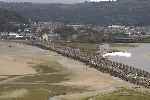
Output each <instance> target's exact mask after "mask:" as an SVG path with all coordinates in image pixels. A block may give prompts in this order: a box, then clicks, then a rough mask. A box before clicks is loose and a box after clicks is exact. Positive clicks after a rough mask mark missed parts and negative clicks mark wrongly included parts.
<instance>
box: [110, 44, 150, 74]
mask: <svg viewBox="0 0 150 100" xmlns="http://www.w3.org/2000/svg"><path fill="white" fill-rule="evenodd" d="M124 45H126V44H121V47H124ZM132 45H134V44H132ZM116 48H120V46H119V47H116ZM125 52H128V53H130V54H131V56H130V57H124V56H111V57H110V59H111V60H113V61H117V62H122V63H124V64H127V65H131V66H134V67H136V68H140V69H144V70H146V71H149V72H150V43H139V44H136V46H135V47H130V46H129V47H127V48H126V50H125Z"/></svg>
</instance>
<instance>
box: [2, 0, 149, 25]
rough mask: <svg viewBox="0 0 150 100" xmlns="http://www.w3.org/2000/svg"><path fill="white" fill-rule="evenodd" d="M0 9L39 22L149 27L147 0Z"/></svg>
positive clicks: (20, 5)
mask: <svg viewBox="0 0 150 100" xmlns="http://www.w3.org/2000/svg"><path fill="white" fill-rule="evenodd" d="M0 7H2V8H6V9H12V10H14V11H16V12H17V13H19V14H21V15H23V16H25V17H27V18H31V19H33V20H40V21H61V22H65V23H84V24H99V25H109V24H125V25H150V20H149V19H150V0H118V1H117V2H99V3H89V2H86V3H81V4H32V3H4V2H1V3H0Z"/></svg>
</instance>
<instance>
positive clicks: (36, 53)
mask: <svg viewBox="0 0 150 100" xmlns="http://www.w3.org/2000/svg"><path fill="white" fill-rule="evenodd" d="M46 53H47V51H45V50H42V49H39V48H36V47H31V46H27V45H23V44H18V43H17V44H16V43H10V42H0V75H24V74H34V73H36V71H35V70H34V69H33V68H32V67H31V66H32V63H33V64H34V63H35V64H36V63H39V62H40V61H41V59H42V58H43V55H44V54H46Z"/></svg>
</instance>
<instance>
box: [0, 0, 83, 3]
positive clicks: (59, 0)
mask: <svg viewBox="0 0 150 100" xmlns="http://www.w3.org/2000/svg"><path fill="white" fill-rule="evenodd" d="M0 1H6V2H14V1H15V2H38V3H78V2H83V1H85V0H0Z"/></svg>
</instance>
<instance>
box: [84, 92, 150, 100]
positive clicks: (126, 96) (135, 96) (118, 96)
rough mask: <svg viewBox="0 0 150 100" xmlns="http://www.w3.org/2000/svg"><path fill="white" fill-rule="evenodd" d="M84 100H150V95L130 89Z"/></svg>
mask: <svg viewBox="0 0 150 100" xmlns="http://www.w3.org/2000/svg"><path fill="white" fill-rule="evenodd" d="M83 100H150V93H142V92H137V91H135V90H130V89H120V90H118V91H115V92H113V93H110V94H103V95H102V94H101V95H97V96H94V97H88V98H85V99H83Z"/></svg>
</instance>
